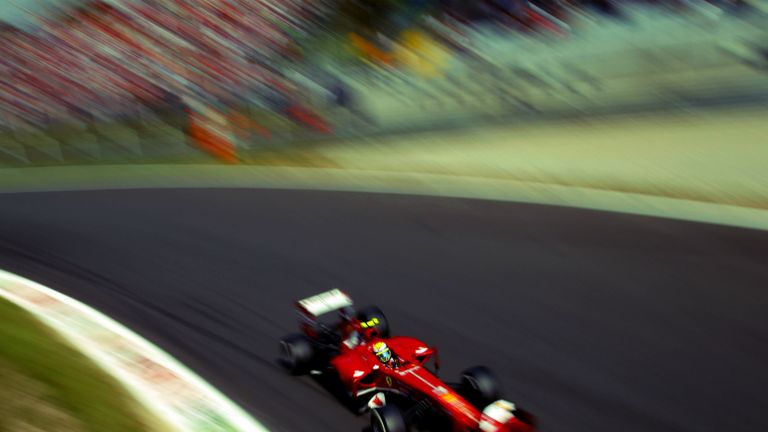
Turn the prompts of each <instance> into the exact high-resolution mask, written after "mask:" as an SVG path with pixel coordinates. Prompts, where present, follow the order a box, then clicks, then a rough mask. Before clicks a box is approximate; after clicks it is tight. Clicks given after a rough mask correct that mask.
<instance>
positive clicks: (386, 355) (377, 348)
mask: <svg viewBox="0 0 768 432" xmlns="http://www.w3.org/2000/svg"><path fill="white" fill-rule="evenodd" d="M373 353H374V354H376V357H378V358H379V360H381V361H382V362H383V363H386V362H388V361H389V359H391V358H392V351H391V350H390V349H389V347H388V346H387V344H386V343H384V342H376V343H375V344H373Z"/></svg>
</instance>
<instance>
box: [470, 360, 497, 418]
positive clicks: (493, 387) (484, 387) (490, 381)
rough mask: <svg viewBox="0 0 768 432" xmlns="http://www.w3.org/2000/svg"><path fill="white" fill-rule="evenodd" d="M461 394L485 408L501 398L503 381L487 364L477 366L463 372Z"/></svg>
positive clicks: (476, 405) (475, 404)
mask: <svg viewBox="0 0 768 432" xmlns="http://www.w3.org/2000/svg"><path fill="white" fill-rule="evenodd" d="M460 392H461V394H462V396H464V397H465V398H466V399H467V400H468V401H469V402H471V403H472V404H473V405H474V406H475V407H476V408H478V409H480V410H483V409H484V408H485V407H486V406H488V405H489V404H491V403H493V402H495V401H497V400H499V399H500V398H501V383H500V382H499V379H498V378H496V375H494V374H493V372H491V370H490V369H488V368H487V367H485V366H475V367H472V368H469V369H467V370H465V371H464V372H462V373H461V391H460Z"/></svg>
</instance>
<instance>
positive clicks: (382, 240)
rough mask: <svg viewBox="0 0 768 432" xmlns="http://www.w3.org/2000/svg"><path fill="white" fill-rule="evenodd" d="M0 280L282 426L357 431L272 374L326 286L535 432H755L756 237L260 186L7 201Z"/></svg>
mask: <svg viewBox="0 0 768 432" xmlns="http://www.w3.org/2000/svg"><path fill="white" fill-rule="evenodd" d="M0 267H3V268H6V269H8V270H11V271H15V272H18V273H20V274H22V275H24V276H26V277H29V278H32V279H34V280H37V281H40V282H42V283H45V284H48V285H49V286H53V287H56V288H58V289H60V290H62V291H63V292H65V293H67V294H69V295H72V296H74V297H76V298H78V299H80V300H82V301H85V302H87V303H89V304H91V305H93V306H95V307H97V308H98V309H101V310H102V311H104V312H106V313H108V314H110V315H112V316H114V317H115V318H117V319H118V320H120V321H122V322H124V323H126V324H128V325H129V326H131V327H133V328H134V329H136V330H138V331H139V332H140V333H142V334H143V335H145V336H146V337H148V338H149V339H151V340H153V341H155V342H156V343H158V344H160V345H161V346H163V347H164V348H165V349H166V350H168V351H169V352H171V353H172V354H174V355H176V356H177V357H178V358H180V359H181V360H182V361H184V362H185V363H187V364H188V365H189V366H190V367H192V368H193V369H195V370H196V371H198V372H199V373H200V374H202V375H203V376H204V377H205V378H207V379H208V380H210V381H211V382H212V383H213V384H214V385H216V386H218V387H219V388H221V389H222V390H224V391H225V393H227V394H228V395H229V396H231V397H232V398H234V399H235V400H236V401H238V402H239V403H241V404H242V405H243V406H244V407H245V408H246V409H248V410H250V411H251V412H253V413H254V414H255V415H256V417H257V418H259V419H260V420H262V421H263V422H264V423H265V424H266V425H267V426H269V427H272V428H274V429H275V430H279V431H298V432H301V431H360V430H361V429H362V428H363V427H364V425H365V423H366V421H367V417H365V416H364V417H361V418H357V417H355V416H353V415H352V414H350V413H349V412H347V411H345V409H344V408H342V407H341V406H340V405H339V404H338V403H336V402H335V401H334V400H333V399H332V398H331V397H330V396H329V395H328V394H327V393H326V392H325V391H323V390H322V389H321V388H319V387H318V386H317V385H316V384H314V383H312V382H311V381H310V380H308V379H297V378H293V377H289V376H287V375H285V374H284V373H283V372H282V371H281V370H280V369H279V368H277V367H276V366H275V363H274V356H275V354H276V340H277V339H278V338H279V337H280V336H283V335H284V334H286V333H289V332H291V331H293V329H294V328H295V322H294V315H293V311H292V308H291V302H292V301H293V300H294V299H296V298H298V297H301V296H304V295H308V294H312V293H314V292H316V291H320V290H324V289H327V288H330V287H332V286H339V287H342V288H344V289H346V290H348V291H350V292H351V293H352V295H353V296H354V297H356V298H357V299H358V300H359V301H360V302H361V303H373V302H375V303H378V304H379V305H380V306H381V307H382V308H383V309H384V310H385V312H387V313H388V315H389V318H390V320H391V321H392V323H393V328H394V331H395V332H396V333H401V334H410V335H414V336H417V337H421V338H423V339H425V340H428V341H430V342H433V343H435V344H437V345H438V346H440V348H441V350H442V355H441V357H442V359H443V363H444V376H446V377H455V376H456V374H457V373H458V371H459V370H461V369H463V368H464V367H466V366H470V365H473V364H476V363H481V364H487V365H489V366H491V367H492V368H494V369H495V370H496V371H497V372H498V374H499V375H500V376H501V378H502V379H503V380H504V382H505V385H506V390H507V391H506V393H507V396H508V398H509V399H511V400H513V401H517V402H519V403H520V404H521V405H525V406H527V407H528V408H529V409H530V410H531V411H533V412H534V413H536V414H538V415H539V417H540V421H541V422H542V430H544V431H566V432H569V431H572V432H582V431H583V432H599V431H606V432H633V431H638V432H640V431H642V432H646V431H654V432H661V431H728V432H740V431H755V432H764V431H766V430H768V417H767V416H766V413H768V397H766V394H768V393H766V389H768V233H763V232H756V231H749V230H741V229H733V228H725V227H718V226H712V225H704V224H694V223H686V222H678V221H670V220H663V219H653V218H644V217H636V216H628V215H618V214H609V213H599V212H590V211H584V210H574V209H563V208H556V207H543V206H532V205H521V204H510V203H498V202H487V201H475V200H454V199H438V198H434V199H432V198H424V197H409V196H393V195H363V194H351V193H331V192H311V193H310V192H291V191H258V190H134V191H101V192H67V193H38V194H23V195H3V196H0Z"/></svg>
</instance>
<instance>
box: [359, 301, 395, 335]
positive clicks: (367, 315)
mask: <svg viewBox="0 0 768 432" xmlns="http://www.w3.org/2000/svg"><path fill="white" fill-rule="evenodd" d="M374 318H378V320H379V324H378V325H376V329H377V330H378V331H379V336H380V337H383V338H388V337H389V321H387V317H386V316H385V315H384V312H382V311H381V309H379V308H378V307H377V306H368V307H365V308H363V309H360V310H359V311H358V312H357V319H359V320H360V321H362V322H368V321H370V320H372V319H374Z"/></svg>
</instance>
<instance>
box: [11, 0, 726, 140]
mask: <svg viewBox="0 0 768 432" xmlns="http://www.w3.org/2000/svg"><path fill="white" fill-rule="evenodd" d="M658 2H661V3H664V4H670V2H669V1H663V2H662V1H661V0H658ZM684 3H685V0H674V2H672V4H673V5H683V4H684ZM720 3H726V1H723V2H720ZM738 4H740V3H739V1H738V0H734V1H733V2H728V5H730V6H733V5H738ZM615 5H616V3H615V2H612V1H611V0H578V1H577V0H532V1H527V0H151V1H150V0H111V1H105V0H96V1H91V2H88V3H84V4H81V6H79V7H77V8H75V9H70V10H63V11H59V12H58V13H55V14H48V15H46V16H39V17H36V21H37V23H36V24H37V25H35V26H34V28H33V29H26V30H20V29H17V28H14V27H11V26H8V25H6V26H3V27H1V28H0V38H2V42H3V43H2V44H0V125H2V126H4V127H6V128H7V127H11V128H17V127H29V126H32V127H41V126H42V127H45V126H47V125H50V124H52V123H57V122H71V121H93V120H99V119H115V118H118V119H119V118H123V117H131V116H135V115H136V114H137V112H140V111H146V110H152V111H156V110H159V111H162V110H165V109H169V110H181V109H185V110H190V109H192V110H195V109H197V107H201V106H203V107H208V108H211V107H213V108H216V107H221V108H226V107H233V106H242V105H245V104H257V105H261V106H263V107H264V108H265V109H267V110H271V111H273V112H276V113H279V114H282V115H286V116H290V117H292V118H293V119H294V120H298V121H302V122H305V123H308V124H310V125H314V126H315V127H318V126H317V125H318V124H319V123H318V120H317V119H318V116H317V115H314V114H312V111H311V109H310V108H309V107H308V106H307V105H305V103H304V101H305V99H306V91H305V90H304V89H302V88H301V86H299V85H297V84H296V83H295V82H294V81H292V80H291V79H289V78H288V77H287V76H286V74H285V73H284V72H285V68H284V66H285V65H296V64H298V63H301V62H302V61H303V58H304V55H303V52H302V51H306V48H305V49H304V50H302V48H300V47H301V46H302V41H306V40H307V39H308V37H309V36H311V35H313V34H317V33H318V32H326V33H333V32H335V31H336V32H338V31H341V32H342V33H343V34H342V38H343V39H345V40H346V41H347V42H348V43H349V45H350V46H351V47H352V48H353V49H354V50H356V52H357V53H358V54H359V56H360V57H362V58H366V59H368V60H371V59H372V60H374V61H377V62H382V63H387V64H392V63H393V60H392V56H391V52H392V47H391V44H390V45H389V46H388V45H387V43H384V42H382V40H391V38H392V37H396V35H398V34H399V35H403V34H405V35H406V36H405V37H404V38H403V39H402V40H405V41H406V42H407V41H409V40H413V39H414V38H413V33H412V32H410V33H409V31H411V30H410V29H413V28H417V27H419V26H426V24H428V23H429V22H430V20H431V21H432V22H433V23H438V24H439V25H432V26H431V31H430V34H431V35H432V36H433V39H434V40H438V41H439V43H440V44H441V45H442V46H445V47H447V49H450V50H453V51H456V52H461V50H462V48H463V45H462V42H461V35H460V32H458V33H457V32H456V31H453V32H451V31H443V32H442V33H441V32H440V31H439V29H442V30H445V29H449V30H450V29H453V30H456V29H460V28H461V26H466V25H470V24H471V23H473V22H477V21H483V22H493V23H495V24H499V25H502V26H505V27H508V28H513V29H515V30H520V31H549V32H554V33H557V34H560V33H563V31H564V29H565V28H566V27H567V25H564V23H565V22H567V20H568V18H567V17H568V14H569V13H570V11H573V10H574V9H583V10H587V9H588V10H591V11H596V12H597V13H604V14H608V15H613V16H620V13H619V10H618V9H617V8H616V6H615ZM680 7H682V6H680ZM340 13H341V14H346V15H347V18H349V19H348V20H347V21H346V22H350V19H351V22H352V23H353V24H352V25H351V26H348V27H342V26H339V27H338V28H336V27H334V26H335V25H336V24H337V23H339V22H340V21H335V20H334V16H336V15H338V14H340ZM427 27H429V26H427ZM340 29H341V30H340ZM387 33H388V34H389V35H390V37H389V39H387V37H383V38H382V37H381V36H382V35H383V34H387ZM392 35H395V36H392ZM446 35H449V36H446ZM402 40H401V42H402ZM416 44H417V42H413V43H412V45H416ZM401 45H402V44H401ZM406 46H407V44H406ZM414 49H415V48H414ZM313 54H315V55H320V56H322V55H323V53H313ZM326 83H331V84H330V86H331V87H332V88H328V89H327V90H328V91H329V94H330V95H331V96H335V99H336V101H337V102H338V103H340V104H345V103H347V102H346V101H348V100H349V95H348V90H346V89H344V88H343V84H342V81H340V80H326ZM318 128H320V129H323V127H318Z"/></svg>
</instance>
